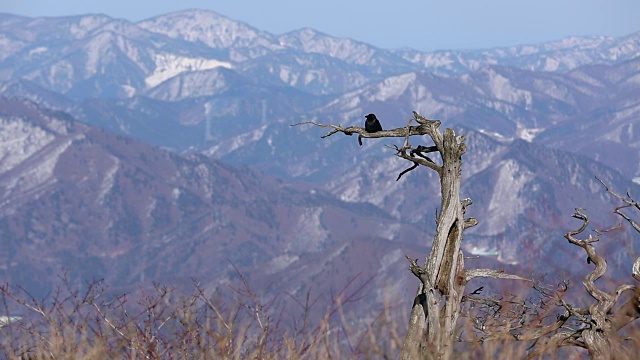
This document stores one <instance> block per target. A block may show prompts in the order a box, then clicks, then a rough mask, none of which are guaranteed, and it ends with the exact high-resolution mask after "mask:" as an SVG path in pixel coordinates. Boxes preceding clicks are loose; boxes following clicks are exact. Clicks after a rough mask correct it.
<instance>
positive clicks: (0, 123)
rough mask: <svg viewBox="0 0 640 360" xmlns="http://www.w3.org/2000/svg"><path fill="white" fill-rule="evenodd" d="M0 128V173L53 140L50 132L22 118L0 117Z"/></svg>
mask: <svg viewBox="0 0 640 360" xmlns="http://www.w3.org/2000/svg"><path fill="white" fill-rule="evenodd" d="M0 129H2V131H0V174H1V173H4V172H6V171H8V170H9V169H11V168H13V167H14V166H16V165H17V164H19V163H21V162H22V161H24V160H25V159H27V158H29V157H30V156H31V155H33V154H34V153H35V152H37V151H38V150H40V149H42V148H43V147H44V146H46V145H47V144H49V143H51V142H52V141H53V140H54V136H53V135H52V134H50V133H48V132H46V131H45V130H43V129H42V128H39V127H34V126H32V125H31V124H29V123H27V122H26V121H24V120H22V119H7V118H0Z"/></svg>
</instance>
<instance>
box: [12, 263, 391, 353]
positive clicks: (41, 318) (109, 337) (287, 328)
mask: <svg viewBox="0 0 640 360" xmlns="http://www.w3.org/2000/svg"><path fill="white" fill-rule="evenodd" d="M238 274H239V276H240V280H239V286H238V287H237V288H233V289H232V292H233V293H235V295H236V296H235V300H234V301H233V302H232V303H231V304H229V303H227V302H225V301H221V300H219V298H218V297H217V296H216V292H211V291H207V290H206V289H205V288H203V287H202V286H201V285H200V284H198V283H195V282H194V291H193V292H191V293H189V294H182V293H180V292H178V291H177V290H175V289H174V288H172V287H168V286H162V285H156V286H155V287H154V288H153V289H152V290H151V291H149V292H148V293H145V294H143V295H142V296H139V297H136V300H135V301H133V302H132V301H131V300H130V299H129V296H124V295H122V296H113V295H109V291H108V289H107V288H106V286H105V285H104V284H103V282H102V281H95V282H91V283H88V284H87V285H86V287H85V288H84V289H82V290H80V289H76V288H74V287H72V285H70V282H69V279H68V276H66V274H65V275H63V276H61V282H60V284H59V285H58V286H57V287H56V288H55V290H54V291H53V292H52V293H51V294H50V295H48V296H47V297H45V298H43V299H37V298H36V297H34V296H32V295H31V294H29V293H28V292H27V291H26V290H25V289H23V288H21V287H14V286H10V285H8V284H4V285H2V286H0V299H1V300H2V304H3V305H4V309H3V310H4V312H5V313H16V312H17V313H19V314H20V315H21V319H20V320H15V321H11V322H10V323H9V324H6V326H4V327H3V328H1V329H0V357H2V358H24V359H27V358H29V359H34V358H35V359H44V358H46V359H58V358H60V359H80V358H83V359H84V358H110V359H120V358H143V359H173V358H178V359H183V358H203V359H217V358H222V359H246V358H261V359H277V358H302V357H305V356H307V357H309V358H325V357H326V356H327V355H328V354H338V353H344V354H348V353H351V354H353V355H354V356H358V354H362V353H370V352H371V347H370V345H371V344H370V342H369V339H368V337H369V336H370V334H369V333H368V329H366V328H363V327H361V326H353V324H352V322H350V321H348V320H347V317H346V315H345V313H344V309H345V306H346V305H349V304H352V303H357V302H358V301H360V300H361V298H362V296H363V294H362V291H363V289H364V287H366V286H367V284H368V283H369V280H365V281H359V282H357V281H356V280H357V278H353V279H352V280H351V281H349V282H347V283H346V284H345V285H344V287H342V288H341V289H340V290H339V291H338V293H337V294H336V295H335V296H334V297H332V298H331V300H332V302H331V304H330V306H329V307H327V308H326V313H325V315H324V317H322V318H321V319H319V320H316V319H315V317H314V316H312V315H314V314H315V313H317V312H318V311H320V312H322V310H321V309H318V304H317V298H315V299H314V298H312V297H311V292H310V291H309V292H307V296H306V299H303V300H298V299H296V298H295V297H293V296H290V298H291V300H292V301H293V302H294V303H297V304H299V305H300V308H299V309H295V308H294V309H291V308H289V309H285V308H283V307H281V305H278V306H275V298H271V299H270V300H269V301H267V302H265V301H264V300H263V299H261V296H259V295H258V294H256V293H255V292H254V291H253V290H252V289H251V287H250V286H249V282H248V280H247V279H246V278H245V277H244V276H242V274H240V273H239V272H238ZM285 312H286V315H291V316H293V320H291V319H290V318H287V320H286V321H287V323H286V324H283V321H285V320H284V319H285V317H284V316H283V315H284V313H285ZM297 313H299V314H300V315H299V316H297V315H294V314H297ZM291 321H292V323H291ZM345 339H348V341H345ZM395 341H396V342H398V341H399V340H395ZM364 345H367V346H369V348H367V349H363V346H364ZM378 346H380V344H378ZM377 350H379V351H383V350H386V349H377Z"/></svg>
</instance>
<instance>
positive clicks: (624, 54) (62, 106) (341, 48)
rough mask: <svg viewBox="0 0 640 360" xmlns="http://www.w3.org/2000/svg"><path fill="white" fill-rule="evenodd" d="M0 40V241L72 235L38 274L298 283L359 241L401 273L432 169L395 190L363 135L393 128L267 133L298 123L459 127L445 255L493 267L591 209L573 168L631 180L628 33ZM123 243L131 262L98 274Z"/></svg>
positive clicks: (76, 30) (62, 34) (592, 196)
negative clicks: (418, 119) (240, 276)
mask: <svg viewBox="0 0 640 360" xmlns="http://www.w3.org/2000/svg"><path fill="white" fill-rule="evenodd" d="M0 43H1V44H2V48H3V52H2V53H1V54H0V94H1V95H5V96H9V97H8V98H5V99H4V100H3V102H2V104H3V105H2V107H0V113H1V114H2V117H1V119H2V122H0V125H1V126H2V127H3V132H2V133H3V134H4V135H3V136H2V138H3V140H2V142H1V147H2V149H0V150H1V151H2V153H1V155H2V156H0V180H1V181H2V182H1V184H2V185H0V191H1V192H2V193H1V194H2V198H1V200H2V201H3V204H4V205H3V215H2V217H1V218H0V222H2V226H0V231H5V233H4V234H5V235H6V236H5V237H3V239H10V241H9V242H8V243H7V244H3V246H5V248H8V249H12V250H11V251H13V252H10V253H11V254H18V253H19V254H22V255H21V256H24V257H25V258H26V259H32V258H29V256H32V255H28V254H30V253H29V251H35V250H37V249H38V246H41V245H42V244H40V243H39V241H41V240H39V239H42V238H45V239H48V240H47V241H50V243H51V244H53V245H55V246H59V247H61V248H64V249H71V248H74V249H75V247H80V250H77V251H75V252H74V251H71V252H69V254H70V255H68V257H67V258H65V257H64V256H62V255H61V254H58V253H56V252H55V251H56V250H53V248H48V250H47V251H48V252H45V253H43V254H40V255H38V256H41V257H43V258H47V259H51V260H50V262H48V263H47V262H43V263H42V264H49V265H47V266H49V267H44V266H45V265H42V266H43V267H42V268H38V270H39V271H42V272H43V273H44V272H46V271H50V270H51V269H52V268H51V266H53V265H51V264H54V263H56V261H61V260H60V259H63V260H64V259H66V260H64V261H73V262H72V263H77V264H81V265H82V264H84V265H82V266H79V268H78V269H76V270H78V271H80V270H81V269H80V267H83V266H84V267H85V268H86V266H85V265H87V264H89V265H91V266H94V265H95V267H96V269H103V270H104V271H105V273H108V275H109V276H112V277H114V278H116V279H118V281H121V282H122V283H123V284H133V283H135V282H136V281H138V280H139V279H140V278H141V277H146V278H150V277H160V278H162V277H163V276H165V275H167V274H168V273H164V272H163V271H164V270H162V269H161V268H160V267H159V265H158V264H160V263H163V264H164V263H168V264H170V266H168V269H172V270H171V271H173V273H175V274H179V275H176V276H183V275H184V276H189V275H190V274H193V273H197V272H198V271H201V267H202V266H203V265H202V264H204V263H208V262H209V261H211V259H214V258H215V259H216V261H219V262H224V257H223V256H231V257H232V260H233V261H234V262H236V263H240V264H241V266H246V269H250V270H248V271H255V269H256V267H259V268H262V269H264V268H269V269H270V270H269V271H267V274H266V275H265V276H266V278H269V279H282V278H285V277H288V278H291V279H294V278H295V281H296V282H305V281H312V279H315V278H317V277H319V276H324V275H322V274H327V273H328V271H329V270H331V271H334V270H335V269H336V268H339V269H347V268H349V269H350V270H348V271H346V270H344V271H345V272H343V273H342V275H338V272H339V271H337V272H335V273H331V274H333V275H331V276H333V278H332V279H339V278H341V277H342V278H344V277H345V276H346V277H349V275H348V274H354V271H356V270H362V269H366V268H367V266H368V265H367V264H368V262H369V261H372V260H370V259H368V258H361V257H360V255H361V254H363V251H364V253H367V254H369V255H371V256H378V257H382V255H381V254H387V255H388V254H395V255H393V257H392V258H386V260H385V264H386V265H385V269H391V268H393V266H390V265H389V264H396V265H397V266H398V268H399V269H403V268H404V266H405V265H404V264H402V265H401V264H400V263H401V262H402V261H403V259H402V256H401V254H402V252H403V251H417V252H420V251H424V248H423V246H424V243H423V242H424V241H423V239H424V238H429V235H428V234H430V232H431V231H432V224H433V222H432V221H431V220H429V219H431V217H432V215H433V213H434V211H435V209H436V207H437V203H438V201H437V196H436V195H435V194H437V191H436V185H437V184H436V183H435V182H434V181H431V182H430V181H429V180H435V179H434V178H433V177H429V175H428V173H423V172H422V171H420V170H421V169H417V170H416V171H414V172H411V173H409V174H407V175H405V176H404V177H403V179H401V180H400V181H398V182H396V181H395V179H396V176H397V174H398V173H399V172H400V171H402V170H403V169H404V168H406V166H407V165H406V164H405V163H403V162H401V161H399V160H398V159H396V158H394V157H393V152H392V150H389V149H388V148H386V147H385V146H384V145H387V144H393V143H394V140H392V139H387V140H383V141H381V140H374V139H365V143H364V145H363V146H358V145H357V141H356V139H355V137H348V136H342V135H334V136H331V137H329V138H326V139H320V138H319V137H320V136H321V135H323V134H325V133H326V132H325V131H326V129H319V128H316V127H313V126H306V127H304V126H300V127H293V128H292V127H290V126H289V125H290V124H292V123H297V122H300V121H305V120H313V121H318V122H323V123H337V124H342V125H361V124H362V123H363V121H364V115H365V114H368V113H371V112H373V113H376V114H377V115H378V117H379V118H380V119H381V121H382V125H383V127H385V128H391V127H401V126H405V125H406V122H407V118H408V117H409V116H410V114H411V111H412V110H416V111H418V112H420V113H421V114H423V115H425V116H427V117H429V118H439V119H441V120H442V121H443V127H453V128H456V131H457V132H458V133H464V134H467V138H468V144H469V152H468V153H467V154H466V155H465V157H466V158H465V160H466V163H465V168H464V176H465V185H464V186H465V187H464V192H465V193H466V194H465V196H471V197H472V198H474V200H475V204H474V205H473V207H474V208H470V212H472V211H476V214H481V215H476V217H478V219H479V221H480V225H479V226H478V227H477V228H475V229H473V230H472V231H470V232H469V236H468V237H467V239H466V240H465V241H466V243H465V250H466V251H467V252H469V253H473V254H484V255H487V254H490V255H492V256H495V259H498V260H500V261H502V262H503V263H507V264H514V263H516V262H518V257H516V256H515V254H516V253H520V254H521V253H522V252H523V249H525V248H526V249H529V250H530V251H529V252H528V254H530V255H531V256H532V257H533V256H534V255H535V254H540V253H543V254H548V255H549V259H550V263H551V264H552V265H549V264H545V266H561V265H562V261H561V260H560V259H558V256H560V255H557V254H555V253H554V252H553V251H552V250H553V248H554V246H555V244H556V243H555V242H549V241H550V240H549V239H551V238H553V239H559V238H561V236H562V233H563V231H566V229H567V227H571V223H570V222H569V221H570V218H569V215H570V214H569V213H570V212H571V210H572V208H573V207H577V206H580V207H587V208H588V209H598V211H597V212H596V216H602V219H603V220H602V221H603V222H607V221H610V220H611V221H613V220H612V219H611V218H610V217H607V215H605V214H604V213H605V212H608V211H609V210H610V209H611V208H612V204H611V200H610V199H609V198H608V197H607V196H606V195H604V192H603V189H602V188H601V187H600V185H599V183H596V182H595V181H594V179H593V177H594V176H598V177H600V178H602V179H604V180H605V181H607V182H609V183H610V184H611V185H612V186H615V187H616V188H617V189H619V191H621V192H624V191H626V190H628V189H633V190H637V186H636V185H634V184H633V183H632V181H631V180H632V179H634V178H635V179H636V181H637V182H639V183H640V180H637V179H640V165H638V164H640V142H639V141H638V139H640V130H639V127H638V126H637V124H640V119H639V116H640V103H639V101H638V99H640V81H639V80H638V79H639V75H638V74H640V70H639V69H640V33H636V34H631V35H629V36H625V37H620V38H607V37H588V38H568V39H563V40H559V41H556V42H551V43H544V44H535V45H522V46H517V47H509V48H496V49H485V50H465V51H453V50H447V51H438V52H430V53H425V52H419V51H415V50H410V49H403V50H387V49H380V48H376V47H374V46H371V45H368V44H365V43H362V42H358V41H356V40H352V39H340V38H336V37H332V36H330V35H327V34H323V33H320V32H317V31H315V30H313V29H300V30H297V31H292V32H289V33H286V34H269V33H267V32H264V31H261V30H258V29H255V28H253V27H251V26H250V25H247V24H244V23H242V22H238V21H234V20H231V19H228V18H226V17H224V16H222V15H219V14H216V13H214V12H210V11H202V10H186V11H182V12H176V13H171V14H166V15H162V16H158V17H155V18H152V19H148V20H144V21H141V22H138V23H132V22H128V21H125V20H121V19H113V18H110V17H107V16H104V15H80V16H72V17H60V18H55V17H52V18H27V17H20V16H14V15H9V14H0ZM24 99H30V101H31V102H30V101H27V100H24ZM36 104H37V105H36ZM49 109H51V110H49ZM71 118H77V119H78V120H80V121H82V122H84V123H85V124H80V123H77V122H75V121H74V120H72V119H71ZM94 126H97V127H99V128H102V129H103V130H98V129H96V128H95V127H94ZM105 129H106V131H105ZM113 133H117V134H119V135H118V136H116V135H114V134H113ZM121 135H125V137H120V136H121ZM133 139H136V140H133ZM137 140H140V141H142V142H143V143H138V142H137ZM400 141H401V140H398V141H397V142H396V143H397V144H399V142H400ZM414 141H415V142H416V144H417V143H418V142H419V141H426V140H425V139H414ZM144 143H146V145H145V144H144ZM148 145H153V146H148ZM154 146H155V147H154ZM159 147H161V148H165V150H161V149H160V148H159ZM549 147H551V148H552V149H550V148H549ZM166 149H169V150H172V151H173V153H170V152H167V151H166ZM178 153H183V154H190V155H189V156H186V157H183V156H181V155H180V154H178ZM197 154H200V155H197ZM202 154H204V155H206V156H207V157H209V158H214V159H218V160H222V162H218V161H215V160H214V159H206V158H203V157H202ZM230 165H231V166H233V167H234V168H232V167H230ZM236 166H238V167H239V168H240V169H243V170H238V169H236V168H235V167H236ZM247 167H248V168H252V170H247V169H246V168H247ZM256 169H257V170H259V171H262V172H264V173H268V174H269V175H264V174H262V173H259V172H257V171H256ZM271 176H276V177H280V178H282V179H284V181H296V182H307V183H308V184H307V185H301V184H297V185H284V184H283V183H281V182H280V180H275V179H273V178H271ZM287 186H292V187H291V188H289V187H287ZM263 187H264V188H263ZM213 188H216V189H218V188H219V189H223V191H224V192H228V193H229V194H227V195H228V196H229V197H228V198H224V197H223V198H222V199H221V200H220V202H218V201H217V200H216V199H218V198H217V197H216V191H213V190H212V189H213ZM256 188H261V189H263V194H260V193H259V192H256V191H254V190H255V189H256ZM285 188H286V189H285ZM291 189H293V190H291ZM71 194H73V195H71ZM78 194H81V195H78ZM291 194H294V195H291ZM245 197H246V198H245ZM95 204H98V205H100V204H107V205H108V206H106V207H107V210H105V209H102V210H100V209H97V210H96V209H93V208H92V207H93V205H95ZM51 209H55V211H52V210H51ZM109 209H110V210H109ZM223 213H225V214H227V215H223ZM294 214H295V216H294ZM296 216H298V217H296ZM194 219H195V220H194ZM344 219H350V220H349V221H350V223H349V224H346V225H345V222H344ZM606 225H609V224H606ZM307 233H309V234H312V235H313V236H310V237H309V238H304V239H296V241H294V239H293V237H292V236H293V235H292V234H307ZM261 234H262V235H261ZM265 234H266V235H265ZM63 238H68V239H69V240H64V239H63ZM84 238H91V239H93V240H90V241H89V242H88V243H83V240H82V239H84ZM514 238H519V239H524V240H523V241H521V242H514V241H510V240H511V239H514ZM167 239H168V240H167ZM179 239H189V240H190V242H187V250H188V253H182V252H180V249H178V248H177V247H176V246H174V245H175V243H177V242H178V241H179ZM225 239H226V240H225ZM229 239H231V240H229ZM165 240H166V241H165ZM623 240H624V241H629V238H628V237H626V238H625V237H623ZM22 241H24V244H23V242H22ZM98 241H100V242H105V247H104V248H103V249H99V247H100V246H98V245H99V244H98ZM163 241H165V242H163ZM225 241H226V242H225ZM554 241H555V240H554ZM165 244H169V245H165ZM211 248H216V249H223V250H222V251H221V253H222V254H223V255H220V254H217V253H215V254H214V253H212V252H211V251H212V250H210V249H211ZM632 248H633V247H632ZM34 249H35V250H34ZM206 249H209V250H206ZM363 249H364V250H363ZM408 249H410V250H408ZM365 250H366V251H365ZM145 251H146V252H145ZM367 251H371V252H370V253H369V252H367ZM129 252H136V253H137V254H146V255H145V256H144V259H145V261H152V263H143V264H141V265H140V267H139V268H132V267H127V266H126V265H118V266H121V267H122V269H121V272H117V271H116V270H112V269H107V268H109V266H107V264H109V263H111V262H115V263H118V264H121V262H122V264H126V261H130V258H128V257H127V256H128V255H127V254H129ZM556 252H557V251H556ZM52 254H53V255H52ZM175 254H183V255H184V256H183V257H181V258H180V259H175V258H172V256H175ZM376 254H377V255H376ZM421 255H423V254H422V253H421ZM628 255H629V254H627V255H624V254H621V253H617V255H616V256H618V257H619V258H620V259H621V258H623V257H624V256H628ZM7 256H9V255H7ZM61 256H62V257H61ZM554 256H555V257H554ZM151 258H153V259H161V260H150V259H151ZM258 258H259V259H260V261H258V260H256V259H258ZM70 259H71V260H70ZM25 261H26V260H25ZM29 261H31V260H29ZM83 261H84V262H83ZM261 261H262V262H261ZM5 263H7V264H12V263H16V262H15V261H14V260H11V259H9V258H7V259H6V262H5ZM354 263H357V264H358V265H357V266H356V268H357V269H356V268H353V266H352V265H353V264H354ZM16 264H17V263H16ZM20 264H22V265H24V267H21V269H23V268H28V266H27V265H28V264H27V263H26V262H25V263H20ZM22 265H21V266H22ZM520 265H522V264H520ZM12 266H13V265H12ZM16 266H17V265H16ZM163 266H164V265H163ZM303 266H310V267H312V268H313V271H311V272H310V273H309V274H306V275H309V276H306V275H305V274H303V273H304V272H303V271H297V270H295V269H301V268H302V267H303ZM11 269H12V271H14V270H15V269H16V267H15V266H13V267H12V268H11ZM225 269H226V268H225ZM225 269H222V268H220V269H218V270H220V271H221V273H223V274H226V273H224V271H226V270H225ZM243 269H245V268H243ZM292 269H294V270H292ZM210 270H211V269H207V273H208V274H210V273H211V272H210ZM285 270H286V271H285ZM113 271H116V272H113ZM385 271H387V270H385ZM388 271H392V270H388ZM398 271H401V270H398ZM9 273H10V271H8V270H7V271H6V273H5V275H7V274H9ZM19 274H21V275H19V276H18V277H19V278H23V279H26V278H27V273H25V272H20V273H19ZM185 274H186V275H185ZM227 275H228V274H227ZM387 275H388V274H387ZM7 276H9V275H7ZM16 276H17V275H16ZM167 276H168V275H167ZM266 278H264V279H263V280H265V279H266ZM292 281H294V280H292Z"/></svg>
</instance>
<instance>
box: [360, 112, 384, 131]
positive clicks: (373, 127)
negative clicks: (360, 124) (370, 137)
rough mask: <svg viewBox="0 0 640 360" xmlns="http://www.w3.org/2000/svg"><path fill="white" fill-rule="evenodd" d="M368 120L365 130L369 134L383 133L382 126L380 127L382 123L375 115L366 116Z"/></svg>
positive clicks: (365, 123)
mask: <svg viewBox="0 0 640 360" xmlns="http://www.w3.org/2000/svg"><path fill="white" fill-rule="evenodd" d="M365 118H367V120H366V121H365V122H364V129H365V130H367V132H370V133H374V132H378V131H382V125H380V121H378V118H377V117H376V116H375V115H374V114H369V115H367V116H365Z"/></svg>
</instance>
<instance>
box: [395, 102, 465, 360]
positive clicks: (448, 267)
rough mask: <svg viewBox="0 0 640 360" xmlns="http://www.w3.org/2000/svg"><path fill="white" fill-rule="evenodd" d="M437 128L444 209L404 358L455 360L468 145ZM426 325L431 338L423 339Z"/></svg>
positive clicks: (432, 133) (418, 118) (434, 136)
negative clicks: (463, 173)
mask: <svg viewBox="0 0 640 360" xmlns="http://www.w3.org/2000/svg"><path fill="white" fill-rule="evenodd" d="M415 118H416V121H418V122H419V123H422V122H423V121H425V120H426V119H424V118H422V117H421V116H420V115H418V114H415ZM434 125H435V126H431V131H430V132H429V133H428V135H429V136H431V138H432V139H433V141H434V143H435V145H436V147H437V149H438V152H439V153H440V155H441V157H442V167H439V168H437V169H434V170H436V171H437V172H438V175H439V177H440V186H441V191H440V194H441V207H440V214H439V216H438V220H437V228H436V234H435V238H434V240H433V245H432V247H431V253H430V254H429V257H428V258H427V259H426V262H425V263H426V266H425V269H424V272H425V274H424V275H423V276H421V280H422V282H423V283H422V284H421V285H420V288H419V289H418V294H417V296H416V300H417V301H415V302H414V306H413V309H412V312H411V318H410V326H409V329H408V332H407V336H406V338H405V341H404V344H403V348H402V354H401V358H402V359H413V358H416V357H418V356H419V357H429V358H437V359H448V358H450V357H451V354H452V351H453V339H454V335H455V334H454V331H455V324H456V322H457V320H458V316H459V313H460V301H461V299H462V294H463V291H464V286H465V282H466V281H465V276H464V263H463V257H462V253H461V251H460V244H461V242H462V235H463V232H464V228H465V219H464V209H463V203H462V202H461V201H460V181H461V170H462V158H461V157H462V154H464V152H465V151H466V146H465V144H464V137H463V136H460V137H456V136H455V133H454V132H453V130H451V129H446V130H445V132H444V134H441V133H440V132H439V129H438V125H439V123H438V124H437V125H436V124H434ZM467 223H468V222H467ZM425 311H426V314H425ZM441 313H442V314H441ZM425 318H426V319H427V322H425V321H424V319H425ZM425 326H427V334H426V337H424V336H423V334H424V330H425V329H424V328H425Z"/></svg>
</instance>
